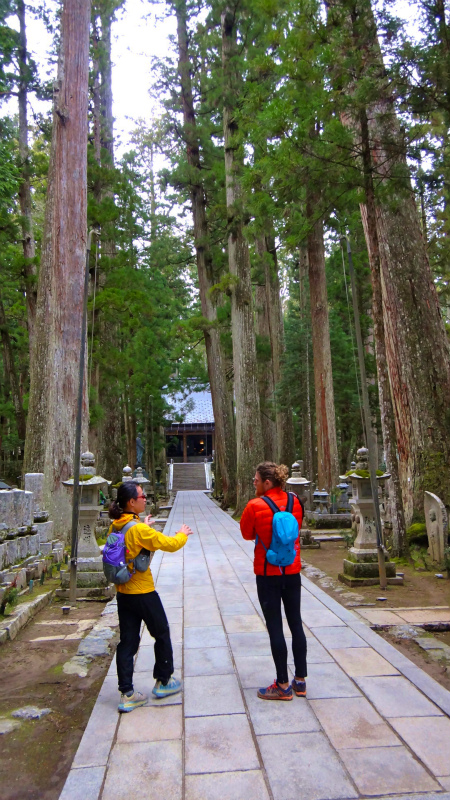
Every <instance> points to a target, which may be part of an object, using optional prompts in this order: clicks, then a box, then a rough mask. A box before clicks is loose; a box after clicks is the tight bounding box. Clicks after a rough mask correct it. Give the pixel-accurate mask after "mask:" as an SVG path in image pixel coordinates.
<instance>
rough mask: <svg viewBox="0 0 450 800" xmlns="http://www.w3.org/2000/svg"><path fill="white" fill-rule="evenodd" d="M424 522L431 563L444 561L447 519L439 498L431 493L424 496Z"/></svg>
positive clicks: (446, 541) (446, 542)
mask: <svg viewBox="0 0 450 800" xmlns="http://www.w3.org/2000/svg"><path fill="white" fill-rule="evenodd" d="M424 510H425V522H426V526H427V534H428V545H429V547H428V553H429V554H430V556H431V558H432V559H433V561H437V562H438V563H442V562H443V561H444V548H445V547H447V544H448V517H447V511H446V508H445V506H444V504H443V502H442V500H440V499H439V497H438V496H437V495H435V494H432V493H431V492H425V496H424Z"/></svg>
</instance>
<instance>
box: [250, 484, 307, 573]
mask: <svg viewBox="0 0 450 800" xmlns="http://www.w3.org/2000/svg"><path fill="white" fill-rule="evenodd" d="M266 495H267V497H270V498H271V500H273V502H274V503H275V504H276V505H277V506H278V508H279V509H280V511H285V509H286V506H287V493H286V492H285V491H284V490H282V489H279V488H274V489H269V491H268V492H266ZM294 498H295V499H294V508H293V511H292V513H293V514H294V516H295V517H296V519H297V521H298V529H299V537H298V539H297V541H296V543H295V552H296V555H295V559H294V562H293V564H290V566H289V567H286V568H285V571H286V575H293V574H295V573H296V572H300V570H301V568H302V565H301V562H300V528H301V527H302V520H303V509H302V506H301V503H300V501H299V499H298V497H296V496H295V495H294ZM272 520H273V513H272V511H271V510H270V508H269V506H268V505H267V503H266V502H264V500H263V499H262V497H255V498H254V500H250V502H249V503H247V505H246V507H245V509H244V513H243V514H242V517H241V533H242V536H243V537H244V539H255V538H256V536H258V539H259V540H261V541H258V542H257V544H256V546H255V557H254V561H253V571H254V573H255V575H280V574H281V573H280V567H275V566H274V565H273V564H269V562H267V561H266V552H265V550H264V547H263V546H262V544H261V542H264V544H265V546H266V547H267V549H269V545H270V542H271V540H272ZM264 568H265V571H264Z"/></svg>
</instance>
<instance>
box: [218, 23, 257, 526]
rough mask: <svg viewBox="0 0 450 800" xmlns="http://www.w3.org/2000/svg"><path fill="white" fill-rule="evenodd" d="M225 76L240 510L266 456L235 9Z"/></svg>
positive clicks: (225, 27) (225, 30) (226, 37)
mask: <svg viewBox="0 0 450 800" xmlns="http://www.w3.org/2000/svg"><path fill="white" fill-rule="evenodd" d="M221 22H222V67H223V76H224V110H223V129H224V144H225V183H226V202H227V216H228V231H229V233H228V263H229V268H230V275H231V279H232V280H231V333H232V339H233V368H234V389H235V403H236V444H237V471H236V474H237V481H236V483H237V507H236V511H237V513H242V511H243V509H244V507H245V505H246V503H247V502H248V500H249V499H250V498H251V497H252V496H253V484H252V478H253V475H254V470H255V467H256V466H257V464H258V462H259V461H261V459H262V458H263V452H264V451H263V442H262V435H261V414H260V405H259V393H258V378H257V364H256V346H255V329H254V324H253V300H252V285H251V277H250V256H249V251H248V244H247V241H246V239H245V236H244V222H243V213H242V197H241V187H240V181H239V172H240V169H241V167H242V153H241V152H240V148H239V143H238V138H239V132H238V126H237V122H236V114H235V106H236V102H237V99H238V97H239V85H240V83H239V77H238V74H237V69H236V64H235V58H236V18H235V12H234V11H233V10H232V9H231V8H226V9H225V11H224V12H223V13H222V17H221Z"/></svg>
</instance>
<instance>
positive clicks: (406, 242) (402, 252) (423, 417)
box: [332, 0, 450, 525]
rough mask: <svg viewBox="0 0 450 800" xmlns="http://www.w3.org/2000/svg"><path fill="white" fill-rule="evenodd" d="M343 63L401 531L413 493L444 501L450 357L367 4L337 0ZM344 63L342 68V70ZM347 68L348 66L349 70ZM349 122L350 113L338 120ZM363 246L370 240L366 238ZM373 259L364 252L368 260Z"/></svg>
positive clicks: (417, 501)
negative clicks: (362, 154) (380, 330)
mask: <svg viewBox="0 0 450 800" xmlns="http://www.w3.org/2000/svg"><path fill="white" fill-rule="evenodd" d="M336 13H338V17H337V19H338V20H339V22H340V26H339V28H340V32H341V33H340V36H341V47H342V53H343V54H344V51H345V58H344V61H343V65H345V64H346V65H347V68H349V72H350V74H352V75H354V74H355V65H356V70H357V72H358V73H359V81H358V83H359V85H357V86H356V87H348V88H349V89H350V92H349V97H350V98H351V97H352V95H354V93H355V90H356V92H357V93H359V94H360V92H361V86H365V87H366V89H367V90H370V96H371V102H370V103H368V104H367V120H368V136H369V139H370V151H371V159H372V171H373V173H374V175H375V178H376V182H377V183H378V184H379V185H380V186H381V189H382V190H383V191H384V197H383V196H381V192H380V193H379V197H378V202H377V209H376V223H377V233H378V243H379V254H380V263H381V274H382V289H383V312H384V330H385V343H386V358H387V364H388V371H389V382H390V388H391V395H392V403H393V408H394V418H395V428H396V440H397V452H398V458H399V467H400V481H401V487H402V495H403V503H404V510H405V519H406V524H407V525H409V524H410V523H411V519H412V517H413V513H414V511H416V512H418V513H419V514H421V513H423V491H424V490H425V489H429V490H432V491H436V488H437V486H439V487H440V488H441V494H442V497H443V500H444V501H445V502H450V417H449V414H448V402H447V398H448V396H449V392H450V352H449V343H448V339H447V335H446V332H445V327H444V322H443V319H442V314H441V310H440V306H439V301H438V297H437V292H436V287H435V284H434V281H433V276H432V273H431V269H430V263H429V260H428V255H427V250H426V244H425V241H424V238H423V235H422V230H421V224H420V219H419V215H418V211H417V206H416V202H415V197H414V194H413V191H412V187H411V181H410V175H409V169H408V165H407V162H406V154H405V148H404V143H403V140H402V133H401V129H400V125H399V122H398V119H397V116H396V112H395V107H394V103H393V98H392V96H391V93H390V89H389V83H388V76H387V75H386V70H385V67H384V64H383V59H382V54H381V50H380V46H379V42H378V35H377V27H376V21H375V18H374V15H373V11H372V7H371V3H370V0H356V1H355V0H342V2H341V1H339V2H337V3H336V4H333V8H332V14H333V22H334V24H335V19H336V18H335V16H334V15H335V14H336ZM349 61H350V63H349ZM352 62H353V63H352ZM343 119H344V121H346V122H347V124H349V125H351V126H354V125H355V123H356V125H358V122H359V120H358V119H356V120H355V118H354V117H353V115H352V109H351V108H349V109H348V113H347V115H344V116H343ZM366 239H367V246H368V249H369V250H370V247H371V241H370V238H369V236H368V235H367V233H366ZM371 256H373V254H371Z"/></svg>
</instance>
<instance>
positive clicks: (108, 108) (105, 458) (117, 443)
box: [89, 11, 125, 479]
mask: <svg viewBox="0 0 450 800" xmlns="http://www.w3.org/2000/svg"><path fill="white" fill-rule="evenodd" d="M111 18H112V13H108V11H105V12H101V13H100V21H101V37H99V38H98V41H97V48H96V62H97V74H98V77H99V80H98V81H97V86H96V83H95V82H94V145H95V152H96V158H97V162H98V163H99V164H101V165H102V167H103V170H102V172H103V174H104V175H106V181H107V180H108V178H107V174H108V170H110V169H112V168H113V167H114V118H113V110H112V101H113V98H112V65H111ZM113 196H114V193H113V191H112V189H111V187H110V186H109V185H108V183H107V185H106V186H105V184H104V183H101V184H99V186H98V202H99V203H102V201H103V200H105V199H106V198H108V197H110V198H112V197H113ZM105 228H106V235H104V236H102V239H101V242H100V248H101V258H100V260H99V271H98V290H99V291H101V290H102V288H103V286H104V285H105V282H106V277H107V272H108V270H110V269H112V268H113V264H114V259H115V256H116V243H115V241H114V238H113V226H112V224H111V223H109V225H108V224H107V225H106V226H105ZM96 325H97V326H98V340H99V342H100V347H101V348H102V349H103V350H105V349H106V350H109V351H110V352H114V351H117V350H118V349H120V341H119V336H118V326H117V324H116V323H115V322H114V321H111V320H109V319H105V315H104V314H103V313H102V312H99V313H98V315H97V314H96ZM91 359H93V354H92V353H91ZM95 374H96V375H97V379H96V381H95V383H94V384H93V385H92V386H91V390H92V394H93V396H94V397H95V398H96V402H97V403H98V405H99V406H100V407H101V409H102V416H101V418H100V419H98V421H97V422H96V424H95V426H92V427H91V429H90V432H89V444H90V447H91V449H92V452H93V453H94V454H95V456H96V464H97V471H98V473H99V475H104V476H105V477H106V478H112V479H114V478H115V477H116V476H120V475H121V474H122V468H123V466H124V464H123V461H124V458H125V456H124V453H123V447H122V423H121V410H120V402H119V401H118V397H117V391H116V387H115V386H114V385H113V384H112V383H111V376H110V375H108V374H106V373H105V368H104V367H103V368H102V369H99V370H98V371H96V373H95Z"/></svg>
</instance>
